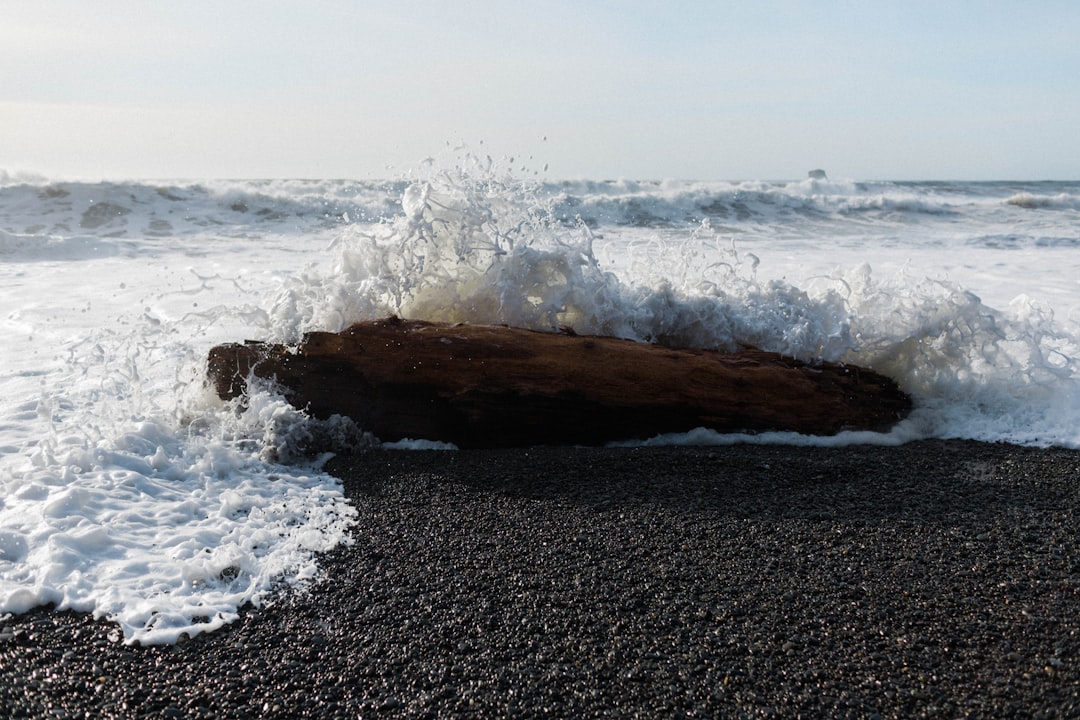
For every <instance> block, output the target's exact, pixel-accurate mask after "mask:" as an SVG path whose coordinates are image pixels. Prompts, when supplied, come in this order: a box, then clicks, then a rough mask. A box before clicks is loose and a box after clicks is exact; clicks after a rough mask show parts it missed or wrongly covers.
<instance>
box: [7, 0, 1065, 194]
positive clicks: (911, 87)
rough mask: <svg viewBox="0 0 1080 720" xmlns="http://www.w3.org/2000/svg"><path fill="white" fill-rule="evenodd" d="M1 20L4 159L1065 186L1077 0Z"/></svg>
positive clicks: (146, 13)
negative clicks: (447, 161)
mask: <svg viewBox="0 0 1080 720" xmlns="http://www.w3.org/2000/svg"><path fill="white" fill-rule="evenodd" d="M3 10H4V13H3V14H4V18H3V21H2V24H0V68H2V72H0V170H7V171H30V172H37V173H41V174H44V175H47V176H57V177H79V178H90V179H96V178H138V177H142V178H149V177H152V178H212V177H237V178H238V177H245V178H254V177H324V178H325V177H344V178H371V177H396V176H399V175H401V174H403V173H405V172H408V170H409V169H410V168H413V167H415V166H416V165H417V163H418V162H419V161H420V160H422V159H423V158H424V157H427V156H430V155H437V154H438V153H440V152H443V151H445V149H446V147H447V144H448V143H449V144H451V145H456V144H459V143H465V144H467V145H468V146H470V147H471V148H473V149H474V150H482V151H483V152H486V153H488V154H491V155H493V156H496V157H503V156H510V155H512V156H515V157H518V158H523V159H524V162H525V163H526V164H527V165H528V167H529V168H530V169H532V170H539V169H541V168H542V167H543V166H544V165H545V164H547V165H548V166H549V169H548V171H547V172H546V173H545V176H547V177H549V178H564V177H591V178H612V177H624V178H642V179H644V178H682V179H745V178H767V179H783V178H799V177H804V176H805V173H806V171H807V170H809V169H811V168H816V167H823V168H825V169H827V170H828V171H829V173H830V175H831V176H832V177H844V178H855V179H1077V178H1080V2H1076V0H1061V1H1060V2H1052V1H1041V0H1031V2H1025V3H1018V2H996V1H994V0H983V1H981V2H976V1H962V0H952V1H951V2H941V1H940V0H935V2H922V1H921V0H905V1H904V2H895V1H892V0H890V1H888V2H886V1H880V2H878V1H875V0H862V1H860V2H844V1H834V0H828V1H818V0H789V1H787V2H780V1H773V0H745V1H744V2H723V1H716V0H714V1H713V2H679V1H678V0H659V1H657V2H638V1H636V0H613V1H611V2H601V1H598V0H535V1H534V2H528V3H526V2H511V1H505V2H504V1H500V0H489V1H481V0H471V1H470V0H447V1H446V2H436V1H435V0H426V1H417V2H412V1H410V0H392V1H387V2H360V1H358V0H354V1H346V0H293V1H292V2H285V1H284V0H259V1H258V2H255V1H250V2H249V1H241V0H215V1H213V2H211V1H210V0H185V1H184V2H155V1H152V0H97V1H96V2H86V1H85V0H67V1H65V0H7V1H6V2H5V3H4V8H3ZM545 138H546V140H545ZM481 143H482V145H481ZM529 158H531V159H529Z"/></svg>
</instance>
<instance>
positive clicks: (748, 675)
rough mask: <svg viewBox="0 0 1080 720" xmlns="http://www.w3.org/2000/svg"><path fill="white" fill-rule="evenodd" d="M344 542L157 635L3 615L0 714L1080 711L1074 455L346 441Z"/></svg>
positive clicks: (42, 613)
mask: <svg viewBox="0 0 1080 720" xmlns="http://www.w3.org/2000/svg"><path fill="white" fill-rule="evenodd" d="M329 469H330V470H331V471H332V472H334V473H335V474H337V475H338V476H339V477H342V478H343V479H344V481H345V486H346V489H347V492H348V494H349V495H350V497H351V498H352V499H353V502H354V503H355V505H356V507H357V508H358V509H359V522H358V524H357V527H356V529H355V533H354V536H355V543H354V544H352V545H351V546H350V547H346V548H342V549H340V550H338V551H335V552H333V553H331V554H329V555H328V556H326V557H325V558H324V561H323V563H322V564H323V567H324V569H325V573H324V577H323V579H322V580H321V581H319V582H318V583H317V584H315V585H314V586H313V587H312V588H311V589H310V590H309V591H308V592H306V593H301V594H290V595H285V596H283V597H281V598H280V599H279V600H277V601H276V602H275V603H274V604H272V605H270V606H268V607H264V608H262V609H249V610H247V611H245V613H244V615H243V617H242V619H241V620H239V621H238V622H236V623H234V624H233V625H231V626H229V627H227V628H225V629H223V630H221V631H219V632H216V633H213V634H209V635H202V636H198V637H196V638H194V639H191V640H189V641H187V642H184V643H182V644H180V645H177V646H168V647H145V648H144V647H129V646H125V645H123V644H121V643H114V642H110V641H109V640H108V638H107V636H108V633H109V630H110V629H111V626H110V625H109V624H108V623H107V622H106V621H104V620H102V621H93V620H92V619H90V618H88V617H87V616H85V615H79V614H74V613H55V612H50V611H48V610H39V611H34V612H31V613H28V614H26V615H22V616H16V617H12V618H6V619H4V620H2V621H0V716H2V717H49V718H67V717H71V718H113V717H115V718H139V717H165V718H173V717H175V718H181V717H192V718H194V717H221V718H246V717H283V718H284V717H312V718H339V717H340V718H355V717H361V716H362V717H372V716H387V717H450V716H462V717H474V716H475V717H501V716H514V717H526V716H533V717H538V716H552V717H577V716H585V717H590V716H610V717H650V718H651V717H747V718H756V717H785V718H787V717H804V718H815V717H850V718H874V717H879V718H918V717H943V718H964V717H968V718H1006V717H1010V718H1011V717H1024V718H1026V717H1030V718H1076V717H1080V540H1078V533H1080V452H1075V451H1066V450H1039V449H1031V448H1019V447H1015V446H1009V445H987V444H980V443H974V442H963V441H953V442H940V441H928V442H920V443H912V444H909V445H906V446H903V447H899V448H882V447H850V448H842V449H812V448H794V447H754V446H735V447H726V448H659V449H577V450H567V449H546V448H545V449H533V450H527V451H525V450H522V451H462V452H449V453H448V452H382V451H381V452H374V453H371V454H368V455H365V456H360V457H355V458H350V457H342V458H338V459H335V460H334V461H332V463H331V465H330V466H329Z"/></svg>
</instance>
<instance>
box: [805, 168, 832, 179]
mask: <svg viewBox="0 0 1080 720" xmlns="http://www.w3.org/2000/svg"><path fill="white" fill-rule="evenodd" d="M806 177H808V178H810V179H811V180H828V179H829V176H828V175H826V174H825V171H824V170H822V169H821V168H818V169H817V170H811V171H810V172H808V173H806Z"/></svg>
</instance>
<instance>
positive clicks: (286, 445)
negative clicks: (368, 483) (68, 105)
mask: <svg viewBox="0 0 1080 720" xmlns="http://www.w3.org/2000/svg"><path fill="white" fill-rule="evenodd" d="M510 167H512V163H511V162H509V161H507V162H495V161H491V160H490V159H487V158H478V157H475V156H468V155H467V156H463V157H457V158H454V159H452V160H444V161H438V162H435V161H433V162H429V163H426V164H424V165H422V166H420V167H418V168H417V169H416V170H415V171H413V172H412V173H410V175H409V176H408V177H405V178H398V179H394V180H391V181H386V182H354V181H345V180H335V181H301V180H293V181H284V180H282V181H204V182H101V183H87V182H65V181H59V180H50V179H48V178H41V177H34V176H26V175H13V174H10V173H2V172H0V333H2V335H0V337H2V339H3V342H2V343H0V617H2V614H3V613H8V612H11V613H19V612H24V611H26V610H28V609H30V608H33V607H36V606H40V605H46V604H54V605H55V606H56V607H58V608H60V609H65V608H71V609H75V610H81V611H87V612H93V613H94V614H95V615H97V616H105V617H108V618H109V619H111V620H112V621H113V622H115V624H116V631H115V637H116V639H117V640H123V641H126V642H142V643H160V642H175V641H176V640H177V639H178V638H180V637H181V636H182V635H185V634H186V635H193V634H196V633H199V632H204V631H209V630H213V629H215V628H217V627H220V626H221V625H223V624H225V623H227V622H229V621H231V620H232V619H234V618H236V617H237V613H238V609H239V608H240V607H242V606H243V605H245V604H248V603H252V604H256V605H258V604H260V603H262V602H266V601H267V600H269V599H271V598H272V597H273V593H274V592H276V591H277V590H278V589H279V588H281V587H284V586H293V587H303V586H304V585H305V584H307V583H309V582H311V581H312V580H313V579H314V578H316V577H317V576H318V554H319V553H320V552H322V551H325V550H328V549H330V548H332V547H334V546H336V545H338V544H340V543H345V542H348V532H349V529H350V527H351V526H352V525H353V524H354V523H355V521H356V517H355V512H354V510H353V509H352V508H351V507H350V505H349V504H348V502H347V500H346V499H345V498H344V496H343V494H342V491H341V487H340V485H339V483H338V482H337V480H335V479H334V478H333V477H330V476H329V475H327V474H325V473H323V472H321V471H320V469H319V468H320V463H321V462H322V461H324V460H325V457H307V456H306V455H305V454H304V453H303V452H302V449H303V447H304V445H305V441H306V440H307V439H309V438H310V437H311V435H312V434H313V433H314V432H319V433H320V434H321V436H322V437H323V438H326V437H327V436H328V435H329V436H331V437H332V439H334V440H335V441H336V442H338V443H339V444H340V445H341V446H342V447H354V448H355V447H358V446H359V447H362V446H364V445H365V444H375V443H377V442H378V439H377V438H373V437H371V436H370V435H368V434H366V433H365V432H364V429H363V428H357V427H355V426H351V425H350V424H349V423H348V421H346V420H340V421H339V422H337V424H331V427H329V428H327V427H326V426H325V424H324V425H323V426H320V427H316V425H315V424H314V423H312V422H311V421H309V419H308V418H306V417H305V415H304V414H303V413H302V412H301V411H299V410H297V409H295V408H292V407H291V406H289V405H288V404H287V403H286V402H285V401H284V400H283V399H282V397H281V396H280V394H278V393H276V392H275V390H274V388H273V387H262V388H258V389H256V390H254V391H253V392H252V393H251V396H250V397H249V398H247V399H246V400H245V401H244V402H243V403H240V402H237V401H233V402H223V401H221V400H220V399H218V398H217V397H215V396H214V394H213V393H212V392H211V391H210V390H209V389H208V387H207V385H206V381H205V380H206V378H205V371H204V363H205V358H206V353H207V351H208V350H209V349H210V348H211V347H212V346H213V345H215V344H218V343H222V342H233V341H238V340H244V339H260V340H273V341H278V342H286V343H292V342H297V341H299V340H300V339H301V337H302V336H303V333H305V332H308V331H311V330H331V331H336V330H340V329H342V328H344V327H346V326H348V325H349V324H350V323H352V322H355V321H358V320H363V319H371V318H377V317H382V316H386V315H389V314H397V315H399V316H402V317H408V318H417V319H427V320H442V321H454V322H456V321H471V322H484V323H506V324H511V325H517V326H523V327H531V328H536V329H541V330H554V329H558V328H561V327H571V328H573V329H574V330H575V331H576V332H578V333H579V334H585V333H596V334H604V335H613V336H617V337H625V338H633V339H636V340H640V341H644V342H654V343H663V344H668V345H673V346H695V347H710V348H720V349H735V348H738V347H740V346H745V345H753V346H756V347H760V348H763V349H766V350H775V351H778V352H782V353H784V354H787V355H791V356H794V357H799V358H802V359H805V360H809V361H814V360H834V361H841V362H850V363H856V364H859V365H863V366H869V367H872V368H874V369H876V370H878V371H880V372H883V373H885V374H887V375H889V376H891V377H892V378H894V379H895V380H896V381H897V382H898V383H899V384H900V385H901V387H902V388H903V389H905V390H906V391H908V392H909V393H911V394H912V396H913V397H914V400H915V403H916V410H915V411H914V412H913V413H912V415H911V416H910V417H909V418H908V419H906V420H904V421H903V422H901V423H899V425H898V426H897V427H896V428H895V429H894V430H892V431H891V432H889V433H846V434H841V435H839V436H836V437H830V438H813V437H806V436H797V435H792V434H783V433H770V434H763V435H734V436H722V435H718V434H716V433H712V432H706V431H702V430H699V431H695V432H691V433H685V434H681V435H674V436H667V437H662V438H655V439H653V440H650V441H648V442H649V443H668V444H672V443H696V444H719V443H727V442H780V443H798V444H811V443H813V444H845V443H868V442H869V443H881V444H897V443H903V442H907V441H910V440H913V439H919V438H975V439H980V440H989V441H1005V442H1012V443H1020V444H1035V445H1056V446H1063V447H1080V382H1078V368H1077V358H1080V183H1060V182H1015V183H895V182H862V181H852V180H828V179H825V178H814V179H807V180H801V181H789V182H765V181H752V182H719V181H717V182H681V181H678V182H677V181H667V182H631V181H609V180H576V181H552V180H543V179H537V177H538V176H536V175H534V174H532V173H528V172H521V171H516V173H515V172H512V171H510V170H509V169H508V168H510ZM426 440H429V439H425V438H417V439H415V443H412V444H410V443H405V444H404V445H405V447H409V446H413V447H431V446H432V444H431V443H426V442H425V441H426ZM436 446H437V445H436Z"/></svg>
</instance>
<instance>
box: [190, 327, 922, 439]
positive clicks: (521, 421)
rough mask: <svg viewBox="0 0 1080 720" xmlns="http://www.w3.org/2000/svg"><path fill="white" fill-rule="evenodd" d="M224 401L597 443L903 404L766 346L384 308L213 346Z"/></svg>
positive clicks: (393, 428) (369, 422)
mask: <svg viewBox="0 0 1080 720" xmlns="http://www.w3.org/2000/svg"><path fill="white" fill-rule="evenodd" d="M209 370H210V376H211V378H212V381H213V382H214V384H215V386H216V390H217V392H218V394H219V395H220V396H221V397H222V398H226V399H230V398H234V397H238V396H239V395H241V394H242V393H243V392H244V391H245V389H246V382H247V379H248V378H249V377H250V376H251V375H254V376H257V377H261V378H266V379H271V380H276V381H277V382H278V383H279V384H280V385H281V386H282V387H283V388H284V392H285V395H286V397H287V398H288V400H289V402H291V403H292V404H293V405H295V406H297V407H301V408H306V409H307V410H308V411H309V412H310V413H311V414H313V415H314V416H315V417H320V418H325V417H328V416H330V415H333V414H340V415H345V416H348V417H350V418H352V419H353V420H354V421H355V422H356V423H357V424H359V425H360V427H362V428H363V429H365V430H370V431H371V432H373V433H374V434H375V435H376V436H378V437H379V438H380V439H382V440H384V441H392V440H400V439H403V438H424V439H429V440H443V441H448V442H453V443H455V444H457V445H458V446H460V447H520V446H528V445H548V444H582V445H587V444H598V443H603V442H607V441H612V440H623V439H633V438H647V437H652V436H655V435H657V434H660V433H666V432H683V431H687V430H692V429H694V428H697V427H705V428H711V429H714V430H718V431H721V432H736V431H747V432H758V431H766V430H791V431H795V432H799V433H806V434H816V435H830V434H834V433H837V432H839V431H841V430H885V429H887V428H889V427H890V426H892V425H893V424H894V423H895V422H896V421H897V420H899V419H900V418H902V417H903V416H904V415H906V414H907V413H908V411H909V410H910V409H911V402H910V399H909V398H908V397H907V395H905V394H904V393H903V392H901V391H900V390H899V388H897V386H896V384H895V383H894V382H893V381H892V380H890V379H888V378H886V377H883V376H882V375H879V374H877V373H874V372H872V371H869V370H865V369H860V368H857V367H853V366H850V365H839V364H835V363H820V364H807V363H802V362H799V361H797V360H793V359H791V358H785V357H781V356H780V355H777V354H775V353H768V352H761V351H758V350H745V351H741V352H737V353H721V352H716V351H710V350H694V349H672V348H666V347H660V346H657V345H648V344H643V343H637V342H633V341H629V340H619V339H615V338H606V337H593V336H578V335H574V334H573V333H553V332H552V333H548V332H536V331H532V330H522V329H517V328H510V327H493V326H484V325H446V324H435V323H427V322H417V321H407V320H400V319H398V318H389V319H386V320H378V321H374V322H364V323H359V324H357V325H354V326H352V327H350V328H348V329H347V330H344V331H342V332H340V333H325V332H314V333H309V334H308V335H306V336H305V338H304V340H303V342H302V343H301V344H300V345H299V346H291V347H290V346H284V345H271V344H266V343H258V342H248V343H245V344H230V345H221V346H218V347H215V348H213V349H212V350H211V351H210V356H209Z"/></svg>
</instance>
